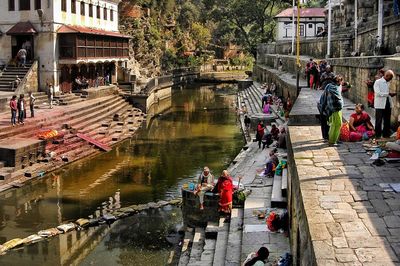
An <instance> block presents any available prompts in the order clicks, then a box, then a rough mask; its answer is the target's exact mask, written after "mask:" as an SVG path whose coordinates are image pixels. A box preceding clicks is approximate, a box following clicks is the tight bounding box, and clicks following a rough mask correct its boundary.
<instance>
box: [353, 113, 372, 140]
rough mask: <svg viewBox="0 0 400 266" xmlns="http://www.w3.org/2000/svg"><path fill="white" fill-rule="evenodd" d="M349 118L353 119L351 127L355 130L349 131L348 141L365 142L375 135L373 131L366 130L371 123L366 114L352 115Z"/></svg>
mask: <svg viewBox="0 0 400 266" xmlns="http://www.w3.org/2000/svg"><path fill="white" fill-rule="evenodd" d="M351 118H353V119H354V122H353V127H354V128H355V129H356V130H355V131H353V130H350V141H353V142H355V141H361V140H363V139H365V140H367V139H369V138H371V137H372V136H373V135H374V134H375V132H374V131H373V130H370V129H369V128H368V124H369V123H371V117H370V116H369V115H368V114H367V113H366V112H364V111H363V112H362V113H361V114H356V113H354V114H352V115H351Z"/></svg>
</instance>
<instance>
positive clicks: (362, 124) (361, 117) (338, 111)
mask: <svg viewBox="0 0 400 266" xmlns="http://www.w3.org/2000/svg"><path fill="white" fill-rule="evenodd" d="M380 73H382V71H380ZM393 77H394V72H393V71H392V70H387V71H384V74H383V76H381V78H379V79H377V80H376V81H375V83H374V108H375V115H376V120H375V128H374V126H373V125H372V122H371V117H370V116H369V115H368V114H367V113H366V112H365V110H364V105H362V104H360V103H359V104H357V105H356V106H355V112H354V113H353V114H352V115H351V116H350V119H349V136H348V140H349V141H360V140H367V139H369V138H371V137H373V136H374V135H375V137H376V138H381V137H382V136H383V137H385V138H386V137H390V133H391V130H390V117H391V108H393V102H392V97H394V96H396V93H391V92H390V91H389V82H390V81H391V80H392V79H393ZM321 88H322V89H323V90H324V91H323V93H322V95H321V97H320V99H319V102H318V110H319V112H320V122H321V131H322V137H323V138H324V140H326V141H328V143H329V145H330V146H336V145H337V144H338V141H339V137H340V134H341V128H342V109H343V96H342V92H344V91H347V90H348V89H349V88H350V86H349V85H348V83H346V82H344V80H343V77H342V76H340V75H335V74H334V73H333V72H332V71H331V69H330V68H329V72H325V77H324V79H323V82H322V83H321ZM382 122H383V130H382Z"/></svg>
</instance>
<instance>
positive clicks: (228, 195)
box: [217, 170, 233, 214]
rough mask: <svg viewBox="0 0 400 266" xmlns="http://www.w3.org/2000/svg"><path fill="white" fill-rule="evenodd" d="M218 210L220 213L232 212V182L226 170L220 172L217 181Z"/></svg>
mask: <svg viewBox="0 0 400 266" xmlns="http://www.w3.org/2000/svg"><path fill="white" fill-rule="evenodd" d="M217 187H218V193H219V208H218V210H219V211H220V212H223V213H226V214H230V213H231V210H232V195H233V182H232V177H231V176H230V175H229V173H228V171H227V170H224V171H222V175H221V176H220V177H219V179H218V184H217Z"/></svg>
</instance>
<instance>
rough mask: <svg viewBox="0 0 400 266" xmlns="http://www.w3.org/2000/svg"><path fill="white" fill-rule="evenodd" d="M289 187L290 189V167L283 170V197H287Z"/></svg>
mask: <svg viewBox="0 0 400 266" xmlns="http://www.w3.org/2000/svg"><path fill="white" fill-rule="evenodd" d="M287 189H288V169H287V168H285V169H283V170H282V197H285V198H286V197H287Z"/></svg>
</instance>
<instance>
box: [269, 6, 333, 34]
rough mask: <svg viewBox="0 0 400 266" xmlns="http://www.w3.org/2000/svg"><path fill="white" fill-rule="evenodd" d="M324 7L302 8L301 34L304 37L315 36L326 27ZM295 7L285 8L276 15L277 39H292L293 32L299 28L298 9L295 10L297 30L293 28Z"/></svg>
mask: <svg viewBox="0 0 400 266" xmlns="http://www.w3.org/2000/svg"><path fill="white" fill-rule="evenodd" d="M324 11H325V9H324V8H302V9H300V36H301V37H303V38H315V37H316V35H317V34H318V33H319V32H322V31H323V30H324V28H325V13H324ZM292 17H293V8H288V9H285V10H283V11H282V12H281V13H279V14H278V15H276V16H275V19H276V20H277V33H276V34H277V36H276V40H278V41H282V40H291V39H292V34H293V33H296V29H297V11H296V12H295V27H296V29H295V31H293V29H292V26H293V24H292V22H293V21H292Z"/></svg>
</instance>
